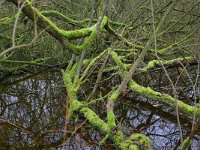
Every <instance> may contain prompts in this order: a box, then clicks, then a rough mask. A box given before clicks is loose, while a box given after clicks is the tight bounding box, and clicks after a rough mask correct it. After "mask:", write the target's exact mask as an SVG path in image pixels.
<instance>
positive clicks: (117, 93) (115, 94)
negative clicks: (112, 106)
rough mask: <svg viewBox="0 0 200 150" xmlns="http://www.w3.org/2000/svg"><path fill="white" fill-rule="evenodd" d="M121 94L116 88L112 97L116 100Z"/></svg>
mask: <svg viewBox="0 0 200 150" xmlns="http://www.w3.org/2000/svg"><path fill="white" fill-rule="evenodd" d="M119 94H120V93H119V91H118V90H115V91H114V92H112V95H111V97H110V99H112V100H113V101H115V100H116V99H117V98H118V97H119Z"/></svg>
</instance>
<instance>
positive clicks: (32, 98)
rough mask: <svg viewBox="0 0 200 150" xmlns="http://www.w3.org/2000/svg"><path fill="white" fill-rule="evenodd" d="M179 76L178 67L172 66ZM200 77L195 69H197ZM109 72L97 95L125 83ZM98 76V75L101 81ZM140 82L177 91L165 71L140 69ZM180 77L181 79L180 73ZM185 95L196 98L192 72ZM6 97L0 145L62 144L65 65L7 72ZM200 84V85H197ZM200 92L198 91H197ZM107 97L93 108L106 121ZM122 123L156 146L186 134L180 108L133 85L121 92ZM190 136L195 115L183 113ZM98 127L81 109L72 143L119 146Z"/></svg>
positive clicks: (0, 109)
mask: <svg viewBox="0 0 200 150" xmlns="http://www.w3.org/2000/svg"><path fill="white" fill-rule="evenodd" d="M172 72H173V74H170V76H174V77H176V76H177V75H178V72H176V71H172ZM190 75H191V77H194V78H192V80H194V79H195V69H194V71H193V70H192V71H191V74H190ZM108 76H112V74H106V75H105V76H104V78H103V79H102V83H101V85H100V88H99V89H98V91H97V95H102V96H103V95H104V94H106V93H107V92H109V90H110V89H112V87H114V86H115V85H117V84H119V82H120V79H119V77H117V76H114V75H113V78H112V79H110V80H109V81H111V82H108V80H107V78H108ZM95 78H96V77H95V76H94V80H93V81H95ZM134 78H135V79H136V80H138V83H139V84H141V85H144V86H150V87H152V88H153V89H155V90H157V91H162V92H166V93H171V92H172V91H171V87H170V84H169V82H168V81H167V80H166V76H165V75H164V73H163V72H162V71H158V72H152V73H149V74H144V75H142V74H139V75H135V76H134ZM172 79H174V81H176V79H175V78H172ZM92 87H93V83H92V81H91V83H86V84H85V85H84V86H83V87H82V88H81V89H80V92H79V99H80V100H83V99H85V98H86V97H87V96H88V94H89V93H90V92H91V90H92ZM176 87H177V92H178V95H179V99H184V100H186V101H185V102H186V103H188V104H193V100H194V94H193V93H194V92H193V91H192V87H191V84H190V82H189V80H188V78H187V77H186V76H182V79H181V81H180V82H178V83H177V86H176ZM0 90H1V91H0V92H1V97H0V98H1V99H0V149H51V148H52V149H62V143H63V135H64V124H65V108H66V91H65V88H64V85H63V81H62V76H61V73H60V71H57V72H51V71H49V72H45V73H40V74H24V75H19V76H14V77H6V78H4V79H2V80H1V87H0ZM197 90H199V89H198V88H197ZM197 96H198V95H197ZM105 106H106V103H105V102H99V103H97V104H95V105H92V106H91V107H90V108H91V109H92V110H94V111H95V112H96V113H98V114H99V115H100V118H101V119H104V120H105V121H106V109H105V108H106V107H105ZM114 111H115V114H116V118H117V123H118V126H119V127H120V128H121V130H122V131H123V132H124V134H125V135H126V136H127V137H128V136H129V135H130V134H131V133H138V132H139V133H143V134H145V135H147V136H148V137H149V138H150V139H151V141H152V149H154V150H161V149H163V150H173V149H178V147H179V146H180V134H179V130H178V126H177V120H176V113H175V110H174V108H172V107H170V106H168V105H165V104H162V103H160V102H158V101H156V100H151V99H147V98H146V97H144V96H141V95H138V94H136V93H133V92H131V91H126V93H125V94H123V95H122V96H120V98H119V100H118V101H117V104H116V106H115V110H114ZM180 114H181V116H180V122H181V125H182V129H183V136H184V138H185V137H186V136H187V135H188V134H189V133H190V130H191V126H192V117H191V116H188V115H186V114H184V113H180ZM104 136H105V135H103V134H102V133H101V132H98V130H97V129H95V128H92V127H91V126H90V124H88V122H87V121H86V120H85V118H84V117H83V116H82V115H81V114H78V113H75V114H74V117H73V119H72V120H71V121H70V123H69V124H68V130H67V132H66V137H65V139H66V142H65V147H66V149H71V150H73V149H83V150H90V149H91V150H93V149H95V150H101V149H111V150H112V149H117V147H115V145H114V144H113V143H112V142H111V141H109V140H108V141H107V142H106V146H99V145H98V142H99V141H100V140H101V139H102V138H103V137H104ZM192 149H194V150H199V149H200V136H197V135H196V136H195V137H194V138H193V141H192Z"/></svg>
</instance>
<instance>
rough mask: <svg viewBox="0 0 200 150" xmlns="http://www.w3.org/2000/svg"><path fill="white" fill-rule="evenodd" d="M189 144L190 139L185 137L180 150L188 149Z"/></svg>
mask: <svg viewBox="0 0 200 150" xmlns="http://www.w3.org/2000/svg"><path fill="white" fill-rule="evenodd" d="M190 142H191V140H190V138H189V137H187V138H186V139H185V140H184V141H183V144H182V148H181V150H186V149H187V148H188V147H189V145H190Z"/></svg>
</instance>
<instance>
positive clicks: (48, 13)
mask: <svg viewBox="0 0 200 150" xmlns="http://www.w3.org/2000/svg"><path fill="white" fill-rule="evenodd" d="M41 14H43V15H45V16H51V17H56V18H58V19H61V20H63V21H65V22H68V23H73V24H77V25H79V26H83V22H82V21H77V20H73V19H71V18H68V17H66V16H65V15H63V14H61V13H59V12H58V11H55V10H48V11H41Z"/></svg>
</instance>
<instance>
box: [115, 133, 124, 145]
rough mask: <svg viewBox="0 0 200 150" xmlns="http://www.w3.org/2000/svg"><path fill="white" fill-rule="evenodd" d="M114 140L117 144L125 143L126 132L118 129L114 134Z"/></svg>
mask: <svg viewBox="0 0 200 150" xmlns="http://www.w3.org/2000/svg"><path fill="white" fill-rule="evenodd" d="M113 140H114V142H115V143H117V144H119V145H120V144H121V143H123V140H124V134H123V133H122V131H117V132H116V133H115V134H114V136H113Z"/></svg>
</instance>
